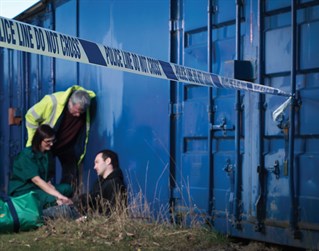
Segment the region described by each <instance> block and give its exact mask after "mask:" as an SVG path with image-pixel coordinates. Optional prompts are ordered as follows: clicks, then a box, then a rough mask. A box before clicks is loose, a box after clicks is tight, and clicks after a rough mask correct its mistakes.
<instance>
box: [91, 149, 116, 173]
mask: <svg viewBox="0 0 319 251" xmlns="http://www.w3.org/2000/svg"><path fill="white" fill-rule="evenodd" d="M100 153H102V158H103V160H106V159H107V158H110V159H111V163H112V165H113V168H114V169H117V168H119V167H120V164H119V158H118V156H117V154H116V153H115V152H113V151H111V150H107V149H104V150H101V151H99V152H98V153H97V154H96V155H98V154H100Z"/></svg>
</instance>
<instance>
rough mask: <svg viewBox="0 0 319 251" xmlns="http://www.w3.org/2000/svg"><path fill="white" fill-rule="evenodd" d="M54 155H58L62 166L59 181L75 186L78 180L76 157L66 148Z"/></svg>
mask: <svg viewBox="0 0 319 251" xmlns="http://www.w3.org/2000/svg"><path fill="white" fill-rule="evenodd" d="M56 157H58V159H59V161H60V163H61V167H62V176H61V181H60V183H66V184H70V185H71V186H72V187H73V188H75V187H76V186H77V185H78V182H79V171H78V165H77V158H76V157H75V155H74V153H73V151H71V150H66V151H63V152H60V153H57V154H56Z"/></svg>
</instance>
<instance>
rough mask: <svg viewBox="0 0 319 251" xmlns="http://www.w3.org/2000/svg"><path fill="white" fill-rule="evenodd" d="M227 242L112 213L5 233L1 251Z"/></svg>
mask: <svg viewBox="0 0 319 251" xmlns="http://www.w3.org/2000/svg"><path fill="white" fill-rule="evenodd" d="M226 242H227V239H226V238H225V237H222V236H220V235H218V234H216V233H215V232H214V231H212V230H211V229H208V228H204V227H199V226H195V227H182V226H177V225H174V224H170V223H157V222H149V220H148V221H146V220H143V219H132V218H130V217H128V216H123V215H121V216H119V215H116V214H113V215H112V216H111V217H104V216H100V215H94V216H92V217H90V218H89V219H88V220H87V221H85V222H75V221H68V220H65V219H58V220H55V221H48V222H47V224H46V225H45V226H43V227H41V228H39V229H37V230H35V231H29V232H22V233H18V234H2V235H0V250H8V251H9V250H43V251H45V250H61V251H62V250H207V249H210V250H213V249H211V248H212V247H216V246H218V245H220V244H225V243H226ZM216 250H217V249H216Z"/></svg>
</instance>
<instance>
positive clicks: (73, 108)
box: [68, 100, 84, 117]
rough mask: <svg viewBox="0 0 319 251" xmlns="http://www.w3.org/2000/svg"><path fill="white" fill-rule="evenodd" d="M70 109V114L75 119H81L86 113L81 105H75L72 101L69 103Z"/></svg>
mask: <svg viewBox="0 0 319 251" xmlns="http://www.w3.org/2000/svg"><path fill="white" fill-rule="evenodd" d="M68 108H69V112H70V113H71V115H72V116H74V117H80V115H81V114H82V113H83V112H84V110H83V109H82V108H81V107H80V105H79V104H73V103H72V101H71V100H70V101H69V104H68Z"/></svg>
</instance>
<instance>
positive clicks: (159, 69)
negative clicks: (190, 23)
mask: <svg viewBox="0 0 319 251" xmlns="http://www.w3.org/2000/svg"><path fill="white" fill-rule="evenodd" d="M0 47H5V48H9V49H14V50H20V51H25V52H30V53H35V54H40V55H44V56H49V57H55V58H61V59H65V60H70V61H75V62H80V63H85V64H93V65H100V66H103V67H107V68H111V69H115V70H120V71H126V72H131V73H135V74H139V75H145V76H149V77H155V78H161V79H166V80H171V81H178V82H182V83H187V84H194V85H200V86H207V87H217V88H231V89H236V90H245V91H252V92H258V93H264V94H274V95H281V96H291V95H290V94H289V93H286V92H284V91H282V90H279V89H277V88H273V87H270V86H264V85H260V84H256V83H252V82H248V81H242V80H237V79H232V78H227V77H223V76H219V75H216V74H213V73H209V72H205V71H200V70H197V69H193V68H189V67H185V66H182V65H177V64H174V63H169V62H165V61H162V60H158V59H154V58H150V57H146V56H142V55H138V54H135V53H132V52H128V51H123V50H119V49H116V48H111V47H108V46H105V45H102V44H97V43H94V42H91V41H87V40H83V39H80V38H77V37H73V36H69V35H65V34H62V33H58V32H55V31H52V30H49V29H45V28H41V27H38V26H34V25H30V24H27V23H22V22H19V21H16V20H12V19H7V18H4V17H0Z"/></svg>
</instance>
